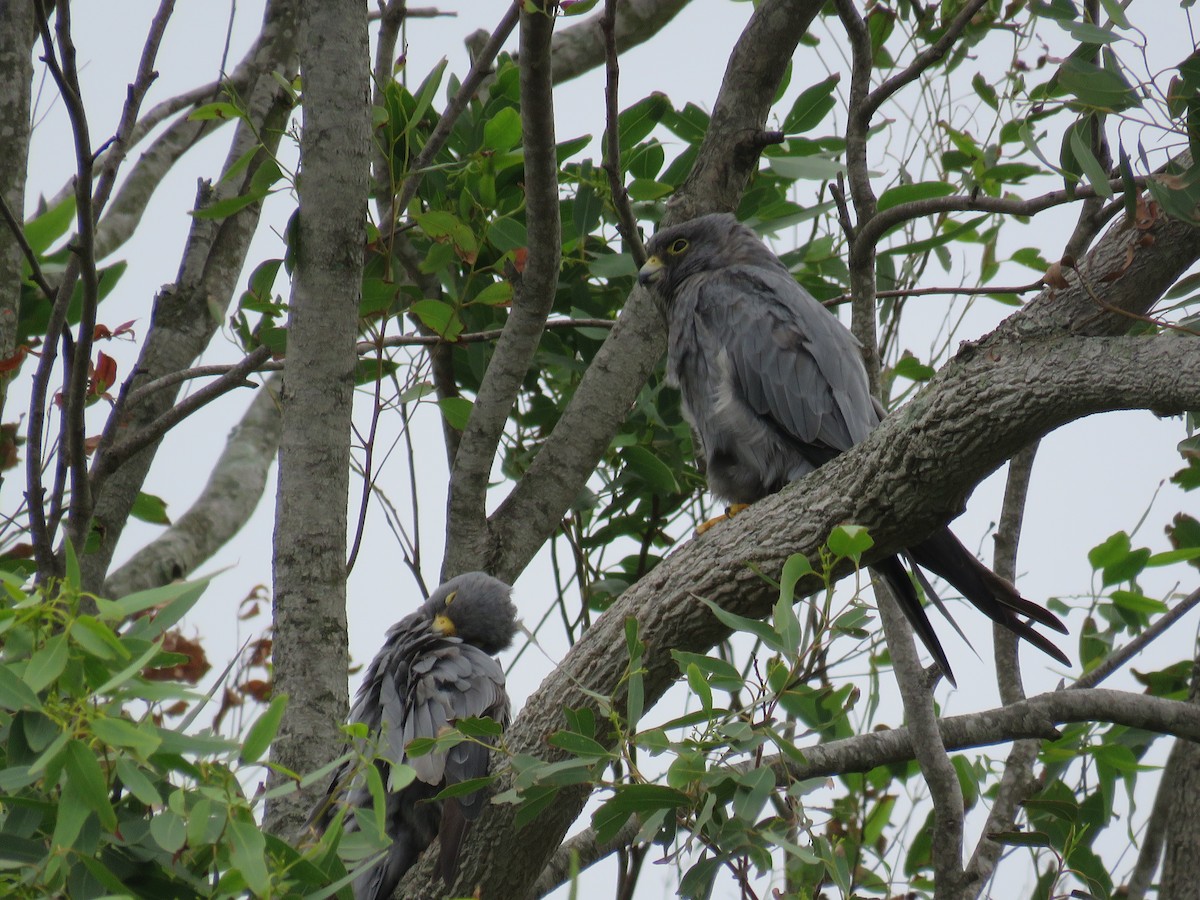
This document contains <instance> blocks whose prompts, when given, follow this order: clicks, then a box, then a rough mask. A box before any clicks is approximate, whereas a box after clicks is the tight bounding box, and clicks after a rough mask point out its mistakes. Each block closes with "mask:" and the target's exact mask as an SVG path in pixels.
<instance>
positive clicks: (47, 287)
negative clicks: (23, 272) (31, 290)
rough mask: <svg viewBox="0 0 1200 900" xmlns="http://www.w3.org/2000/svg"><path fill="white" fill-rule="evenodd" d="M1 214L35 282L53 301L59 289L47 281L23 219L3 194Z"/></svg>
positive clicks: (0, 200)
mask: <svg viewBox="0 0 1200 900" xmlns="http://www.w3.org/2000/svg"><path fill="white" fill-rule="evenodd" d="M0 216H3V217H4V221H5V224H7V225H8V230H9V233H10V234H11V235H12V237H13V240H14V241H16V242H17V245H18V246H19V247H20V248H21V253H23V254H24V256H25V262H27V263H28V264H29V270H30V272H31V273H32V276H31V277H32V278H33V283H34V284H36V285H37V286H38V287H39V288H41V291H42V293H43V294H45V295H46V299H47V300H49V301H50V302H51V303H53V302H54V297H55V295H56V294H57V291H55V289H54V288H53V287H52V286H51V284H50V282H48V281H46V276H45V275H44V274H42V266H41V264H40V263H39V262H38V258H37V254H36V253H34V251H33V248H32V247H31V246H29V241H27V240H26V239H25V228H24V227H23V226H22V224H21V220H20V219H18V218H17V217H16V216H15V215H14V214H13V211H12V210H11V209H9V208H8V201H7V200H5V199H4V195H3V194H0Z"/></svg>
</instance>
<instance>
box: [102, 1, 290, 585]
mask: <svg viewBox="0 0 1200 900" xmlns="http://www.w3.org/2000/svg"><path fill="white" fill-rule="evenodd" d="M295 2H296V0H270V2H268V4H267V8H266V11H265V13H264V19H263V32H262V34H263V37H262V44H261V47H262V52H261V56H260V57H259V58H258V59H257V65H256V67H255V68H256V71H259V72H260V73H261V74H260V75H259V76H258V78H257V79H256V81H255V82H254V86H253V87H252V89H251V92H250V94H249V96H248V97H247V98H246V110H247V118H248V120H249V124H247V123H245V122H239V123H238V127H237V131H236V132H235V133H234V135H233V139H232V142H231V146H230V150H229V154H228V155H227V157H226V162H225V166H224V169H228V168H229V167H230V166H232V165H233V164H234V163H235V162H237V161H238V160H239V159H241V158H242V157H243V156H244V155H245V154H246V153H247V152H248V151H250V150H251V149H253V148H255V147H259V146H260V136H261V145H262V149H261V150H260V152H259V153H258V154H257V155H256V156H255V157H254V158H253V160H252V161H251V163H250V165H249V166H247V167H246V169H245V170H244V171H243V172H242V177H241V178H239V179H235V180H233V181H232V182H231V183H227V182H221V183H218V184H217V185H216V186H213V187H209V186H207V185H202V188H201V192H200V200H199V203H200V205H202V206H203V205H207V204H208V203H209V202H211V201H213V200H216V199H222V198H225V197H233V196H237V195H239V193H241V192H243V191H245V190H247V189H248V186H249V184H250V180H251V179H252V178H253V177H254V173H255V172H256V171H257V170H258V168H259V167H260V166H261V165H263V164H264V163H265V162H266V161H267V160H268V159H269V158H270V157H271V156H272V155H273V154H274V152H275V149H276V148H277V147H278V144H279V140H280V138H281V136H282V134H283V131H284V125H285V123H286V121H287V117H288V115H289V114H290V112H291V108H292V104H291V97H290V96H289V95H288V93H287V92H286V91H284V90H283V89H282V88H280V86H279V85H278V84H277V83H276V82H275V80H274V77H273V76H272V75H271V74H269V73H271V72H275V71H278V72H279V74H280V76H281V77H283V78H285V79H288V80H290V78H291V77H292V75H294V73H295V53H296V51H295V40H296V33H295V19H294V15H295V9H294V6H295ZM260 210H261V205H260V204H258V203H254V204H251V205H250V206H248V207H246V208H244V209H242V210H239V211H238V212H237V213H235V214H234V215H232V216H229V217H228V218H226V219H222V220H212V219H196V220H195V221H194V223H193V225H192V230H191V233H190V235H189V237H188V242H187V246H186V248H185V250H184V255H183V259H182V261H181V263H180V272H179V276H178V278H177V280H176V283H175V284H174V285H170V286H168V287H167V288H166V289H164V291H163V292H162V293H161V294H160V295H159V297H158V298H156V301H155V306H154V312H153V314H152V317H151V327H150V329H149V331H148V332H147V335H146V339H145V342H144V343H143V345H142V352H141V354H140V355H139V357H138V363H137V365H136V367H135V368H134V374H133V375H132V376H131V381H130V384H129V389H130V390H131V389H135V388H136V387H138V386H140V385H142V384H145V383H148V382H151V381H153V380H155V379H157V378H159V377H161V376H163V375H165V374H167V373H169V372H175V371H178V370H180V369H184V368H187V367H188V366H189V365H191V363H192V361H193V360H194V359H195V358H196V357H197V356H199V355H200V353H201V352H203V350H204V348H205V347H206V346H208V343H209V341H210V340H211V339H212V336H213V335H214V334H215V333H216V330H217V327H218V325H219V324H220V322H221V320H222V318H223V317H224V311H225V309H226V308H227V307H228V305H229V303H230V301H231V299H232V297H233V296H234V291H235V288H236V285H237V279H238V277H239V275H240V274H241V269H242V265H243V263H244V262H245V257H246V251H247V248H248V247H249V243H250V239H251V238H252V237H253V235H254V232H255V230H256V229H257V227H258V221H259V212H260ZM123 392H125V393H128V392H129V390H123ZM176 394H177V392H176V391H159V392H156V393H155V394H153V395H151V396H149V397H147V398H146V399H145V400H144V401H142V402H141V403H139V404H137V406H132V407H130V408H127V409H126V408H122V406H121V405H120V404H118V408H117V409H116V410H114V412H113V415H111V416H110V417H109V421H108V423H107V424H106V426H105V437H104V440H105V441H112V440H113V437H115V432H116V430H117V429H118V428H120V429H125V430H132V431H133V432H136V431H137V430H139V429H140V428H142V427H144V426H146V425H148V424H149V423H151V422H153V421H154V420H155V419H156V418H158V417H159V416H160V415H162V414H163V413H165V412H166V411H167V410H169V409H170V408H171V407H172V406H173V405H174V402H175V397H176ZM157 446H158V444H157V443H156V444H153V445H151V446H150V447H148V448H147V449H145V450H143V451H142V452H141V453H139V454H137V455H136V456H135V457H134V458H133V459H131V460H130V461H129V462H128V463H126V464H125V465H124V466H122V467H121V469H119V470H118V471H117V472H116V473H114V474H113V475H111V476H110V477H109V478H108V479H107V481H106V483H105V484H104V486H103V489H102V490H101V491H99V493H98V494H97V496H96V508H95V510H94V515H95V517H96V520H97V523H98V525H99V529H98V531H99V534H100V535H101V538H102V539H101V540H100V542H99V545H98V546H97V547H96V548H95V550H94V552H92V553H89V554H88V555H87V556H85V557H84V558H83V559H82V560H81V565H82V567H83V572H84V582H85V584H87V585H88V586H89V588H90V589H92V590H96V589H98V588H99V586H100V584H101V583H102V582H103V579H104V576H105V573H106V572H107V571H108V565H109V562H110V561H111V559H112V554H113V551H114V550H115V548H116V543H117V540H118V539H119V538H120V535H121V532H122V531H123V530H124V527H125V523H126V521H127V520H128V517H129V510H130V508H131V507H132V505H133V502H134V500H135V499H136V498H137V495H138V492H139V491H140V490H141V486H142V483H143V482H144V481H145V478H146V474H147V472H148V471H149V469H150V465H151V463H152V462H153V460H154V454H155V452H156V450H157Z"/></svg>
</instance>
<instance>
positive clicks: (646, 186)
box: [626, 178, 675, 203]
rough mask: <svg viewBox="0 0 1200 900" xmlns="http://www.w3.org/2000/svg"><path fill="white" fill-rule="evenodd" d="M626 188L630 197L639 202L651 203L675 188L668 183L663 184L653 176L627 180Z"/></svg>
mask: <svg viewBox="0 0 1200 900" xmlns="http://www.w3.org/2000/svg"><path fill="white" fill-rule="evenodd" d="M626 190H628V191H629V196H630V197H631V198H632V199H634V200H637V201H638V202H640V203H651V202H653V201H655V200H660V199H662V198H663V197H665V196H667V194H669V193H671V192H672V191H674V190H675V188H674V187H673V186H671V185H669V184H663V183H662V182H661V181H655V180H654V179H653V178H635V179H633V181H631V182H629V184H628V186H627V187H626Z"/></svg>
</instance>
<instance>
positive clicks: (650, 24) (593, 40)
mask: <svg viewBox="0 0 1200 900" xmlns="http://www.w3.org/2000/svg"><path fill="white" fill-rule="evenodd" d="M689 2H691V0H621V2H620V4H619V6H618V8H617V22H616V27H615V28H614V29H613V36H614V38H615V39H616V45H617V52H618V53H624V52H625V51H626V50H628V49H630V48H631V47H636V46H637V45H638V44H643V43H645V42H646V41H648V40H650V39H651V38H652V37H654V36H655V35H656V34H658V32H659V31H661V30H662V29H663V28H664V27H665V26H666V24H667V23H668V22H670V21H671V20H672V19H673V18H675V16H676V15H677V14H678V13H679V11H680V10H681V9H683V8H684V7H685V6H687V5H688V3H689ZM603 20H604V13H603V12H599V13H596V14H595V15H594V16H592V17H591V18H588V19H585V20H584V21H582V22H580V23H579V24H578V25H572V26H570V27H569V28H564V29H562V30H561V31H559V32H558V33H557V34H555V35H554V43H553V45H552V46H551V50H552V52H553V53H554V83H555V84H561V83H562V82H564V81H570V80H571V79H572V78H578V77H579V76H580V75H582V74H583V73H584V72H587V71H590V70H591V69H594V68H596V67H597V66H600V65H603V64H604V21H603Z"/></svg>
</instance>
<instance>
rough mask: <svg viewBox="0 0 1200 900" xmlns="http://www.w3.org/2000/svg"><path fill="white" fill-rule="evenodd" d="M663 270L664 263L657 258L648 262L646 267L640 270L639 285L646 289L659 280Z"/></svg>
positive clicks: (652, 258) (653, 257)
mask: <svg viewBox="0 0 1200 900" xmlns="http://www.w3.org/2000/svg"><path fill="white" fill-rule="evenodd" d="M662 270H663V262H662V260H661V259H659V258H658V257H657V256H652V257H650V258H649V259H648V260H646V263H645V265H643V266H642V267H641V268H640V269H638V284H640V285H641V286H642V287H646V286H647V285H649V284H652V283H653V282H654V281H656V280H657V279H658V273H659V272H661V271H662Z"/></svg>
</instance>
